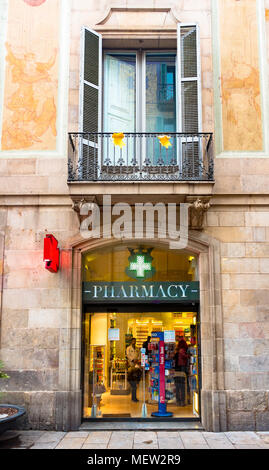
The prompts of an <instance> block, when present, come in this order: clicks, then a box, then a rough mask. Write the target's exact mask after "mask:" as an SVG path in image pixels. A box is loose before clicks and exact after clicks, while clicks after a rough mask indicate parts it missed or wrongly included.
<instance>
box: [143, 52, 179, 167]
mask: <svg viewBox="0 0 269 470" xmlns="http://www.w3.org/2000/svg"><path fill="white" fill-rule="evenodd" d="M146 132H155V133H160V135H163V134H164V135H169V133H171V132H176V65H175V55H174V54H170V55H169V54H168V55H165V54H164V55H157V54H147V56H146ZM170 143H171V146H169V147H167V148H166V147H163V146H162V145H161V144H160V142H159V140H158V138H157V136H152V137H148V139H147V151H146V153H147V155H146V156H147V159H149V160H150V162H151V164H153V165H156V164H157V165H167V164H169V165H170V164H175V163H176V158H175V157H176V139H175V138H174V137H171V138H170Z"/></svg>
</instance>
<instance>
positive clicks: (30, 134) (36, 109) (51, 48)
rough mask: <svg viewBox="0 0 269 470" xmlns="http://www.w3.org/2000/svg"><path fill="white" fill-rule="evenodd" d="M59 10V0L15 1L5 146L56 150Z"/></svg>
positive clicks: (9, 40) (11, 8)
mask: <svg viewBox="0 0 269 470" xmlns="http://www.w3.org/2000/svg"><path fill="white" fill-rule="evenodd" d="M15 4H16V6H17V7H18V5H19V4H20V8H19V12H18V11H17V10H18V9H15V10H14V8H15ZM37 6H39V8H32V7H37ZM58 9H59V2H58V1H55V0H43V1H41V0H36V1H33V0H22V1H20V2H19V1H18V0H17V1H15V0H11V1H10V4H9V21H8V34H7V42H6V81H5V98H4V117H3V126H2V150H25V149H31V150H35V149H36V150H55V148H56V137H57V127H56V120H57V87H58V77H57V74H58V70H57V55H58V28H59V25H58V21H59V15H58ZM44 15H45V16H44ZM48 18H50V23H49V28H48V20H47V19H48ZM18 22H19V26H21V25H23V27H19V28H17V31H18V34H17V35H15V34H14V27H15V24H16V25H17V24H18ZM25 23H26V24H25ZM27 24H28V26H27ZM30 25H31V26H30Z"/></svg>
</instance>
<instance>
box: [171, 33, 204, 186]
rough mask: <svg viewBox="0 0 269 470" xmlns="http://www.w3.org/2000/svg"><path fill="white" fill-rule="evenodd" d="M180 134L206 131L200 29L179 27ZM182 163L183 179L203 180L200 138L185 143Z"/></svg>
mask: <svg viewBox="0 0 269 470" xmlns="http://www.w3.org/2000/svg"><path fill="white" fill-rule="evenodd" d="M177 47H178V51H177V54H178V61H177V90H178V114H177V117H178V127H177V128H178V132H182V133H186V134H198V133H199V132H201V131H202V116H201V113H202V106H201V78H200V77H201V71H200V41H199V28H198V26H197V25H185V24H179V25H178V46H177ZM181 141H182V144H181V148H180V162H181V170H182V176H183V177H186V178H187V179H188V178H189V177H191V176H192V177H193V176H194V177H197V176H199V171H200V170H199V160H200V153H201V152H200V144H199V138H198V137H196V136H195V135H194V136H186V137H185V138H182V139H181Z"/></svg>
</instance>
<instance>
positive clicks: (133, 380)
mask: <svg viewBox="0 0 269 470" xmlns="http://www.w3.org/2000/svg"><path fill="white" fill-rule="evenodd" d="M126 356H127V360H128V374H127V380H128V382H129V383H130V385H131V390H132V401H134V402H138V399H137V396H136V390H137V385H138V383H139V382H140V379H141V375H142V371H141V369H140V367H139V359H140V355H139V349H137V348H136V338H132V340H131V344H130V346H128V348H127V349H126Z"/></svg>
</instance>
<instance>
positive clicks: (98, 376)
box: [90, 344, 106, 384]
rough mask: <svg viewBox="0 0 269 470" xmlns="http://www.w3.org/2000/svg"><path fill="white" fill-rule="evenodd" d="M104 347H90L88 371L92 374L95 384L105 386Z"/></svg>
mask: <svg viewBox="0 0 269 470" xmlns="http://www.w3.org/2000/svg"><path fill="white" fill-rule="evenodd" d="M105 350H106V346H105V345H95V344H94V345H93V344H91V345H90V358H91V360H90V371H91V372H93V373H94V378H95V383H103V384H105V380H106V378H105V359H106V356H105Z"/></svg>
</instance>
